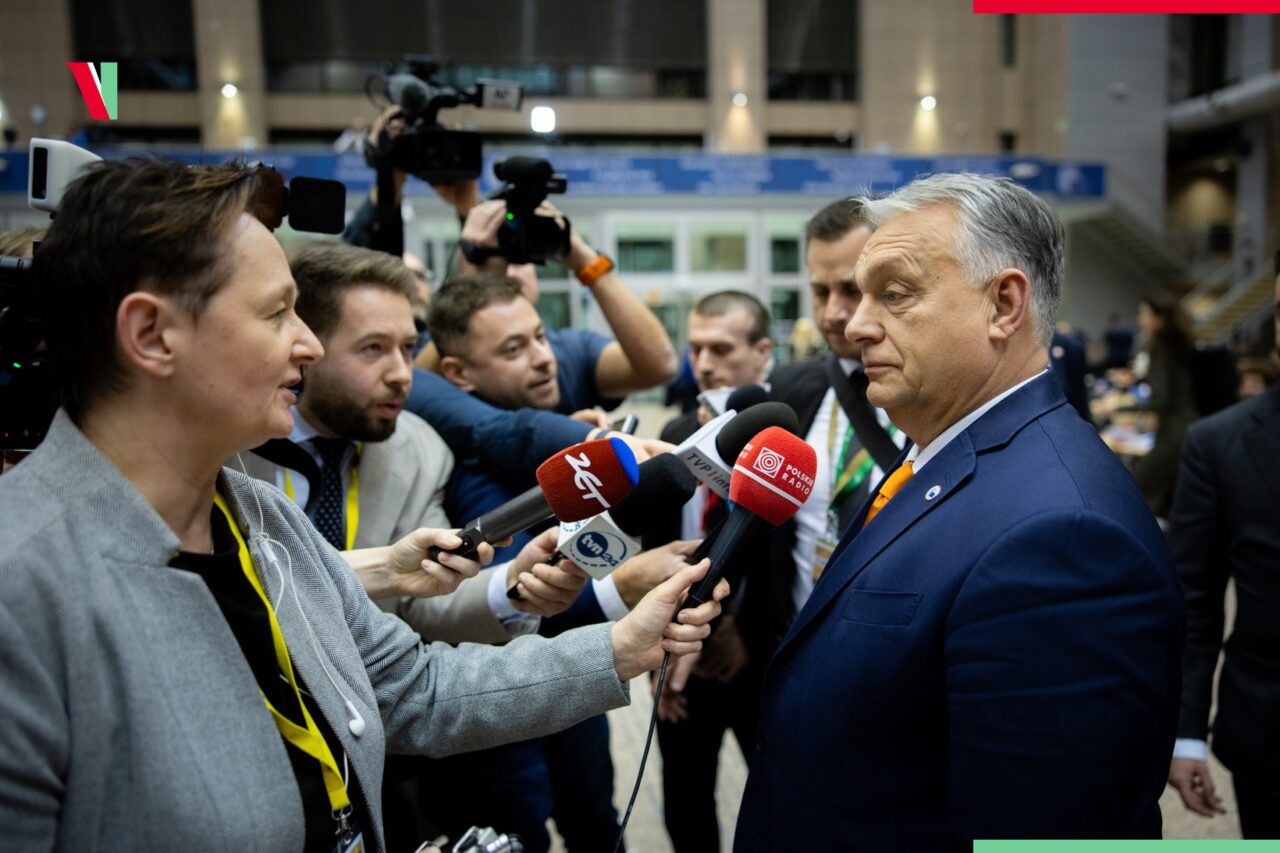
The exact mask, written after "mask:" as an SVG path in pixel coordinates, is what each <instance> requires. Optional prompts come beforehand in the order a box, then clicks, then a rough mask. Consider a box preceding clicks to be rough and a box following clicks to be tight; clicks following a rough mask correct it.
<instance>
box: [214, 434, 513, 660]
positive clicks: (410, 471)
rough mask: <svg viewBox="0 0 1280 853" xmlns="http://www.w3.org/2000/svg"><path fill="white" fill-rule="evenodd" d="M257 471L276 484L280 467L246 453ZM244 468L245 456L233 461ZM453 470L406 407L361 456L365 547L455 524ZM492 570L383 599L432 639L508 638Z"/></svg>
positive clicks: (361, 542)
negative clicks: (493, 605) (443, 590)
mask: <svg viewBox="0 0 1280 853" xmlns="http://www.w3.org/2000/svg"><path fill="white" fill-rule="evenodd" d="M240 458H241V459H242V460H243V462H244V470H245V472H246V473H247V474H249V475H250V476H251V477H257V478H258V479H259V480H264V481H266V482H268V483H272V484H275V483H276V481H277V480H276V475H277V471H278V468H279V466H277V465H275V464H273V463H271V462H268V461H267V460H266V459H263V458H262V457H261V456H258V455H256V454H253V453H242V454H241V455H240ZM229 464H230V465H231V466H232V467H238V464H239V463H237V462H235V461H232V462H231V463H229ZM452 471H453V454H452V453H451V452H450V451H449V447H448V445H446V444H445V443H444V441H443V439H441V438H440V436H439V435H438V434H437V433H436V431H435V430H434V429H432V428H431V427H430V426H429V425H428V424H427V422H426V421H424V420H422V418H420V417H418V416H417V415H415V414H413V413H412V412H401V413H400V416H399V418H398V420H397V421H396V431H395V432H394V433H392V434H391V437H390V438H388V439H387V440H386V441H376V442H369V443H367V444H365V445H364V450H363V452H362V453H361V456H360V526H359V527H358V528H357V529H356V541H355V546H356V547H357V548H376V547H379V546H382V545H389V544H391V543H392V542H395V541H396V540H397V539H399V538H400V537H402V536H404V535H406V534H408V533H410V532H411V531H413V530H416V529H417V528H419V527H440V528H446V529H447V528H452V527H453V526H454V525H452V524H451V523H450V522H449V519H448V517H447V516H446V515H445V514H444V490H445V486H446V485H448V483H449V474H450V473H451V472H452ZM492 574H493V569H485V570H483V571H481V572H480V574H479V575H478V576H476V577H474V578H468V579H467V580H465V581H463V582H462V583H461V584H459V585H458V588H457V590H455V591H454V592H453V593H452V594H450V595H443V596H436V597H435V598H408V597H405V598H384V599H380V600H378V601H377V602H376V603H377V605H378V606H379V607H381V608H382V609H383V610H386V611H388V612H389V613H395V614H396V615H397V616H399V617H400V618H401V619H403V620H404V621H405V622H408V623H409V625H410V626H411V627H412V628H413V629H414V630H415V631H417V632H418V633H419V634H421V635H422V638H423V639H424V640H427V641H429V642H430V641H441V642H445V643H453V644H457V643H505V642H507V641H508V640H509V639H511V636H510V635H509V634H508V633H507V632H506V630H505V629H504V628H503V627H502V623H501V622H499V621H498V618H497V617H496V616H494V615H493V611H492V610H490V609H489V599H488V591H489V578H490V576H491V575H492Z"/></svg>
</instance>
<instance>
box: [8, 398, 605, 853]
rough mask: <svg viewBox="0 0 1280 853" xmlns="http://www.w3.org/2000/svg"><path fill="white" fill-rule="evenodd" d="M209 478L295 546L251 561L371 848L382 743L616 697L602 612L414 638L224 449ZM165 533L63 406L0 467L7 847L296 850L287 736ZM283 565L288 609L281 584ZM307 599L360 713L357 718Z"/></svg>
mask: <svg viewBox="0 0 1280 853" xmlns="http://www.w3.org/2000/svg"><path fill="white" fill-rule="evenodd" d="M221 488H222V490H223V492H224V494H226V496H227V498H228V502H229V504H230V506H231V508H232V511H233V512H234V513H235V515H236V516H237V518H238V520H239V523H240V525H241V526H242V528H245V529H247V530H248V531H249V532H250V533H251V534H253V535H257V534H260V533H265V534H266V535H267V536H269V537H271V539H273V540H275V541H276V542H277V543H279V545H280V546H281V547H282V548H283V549H284V550H285V551H286V552H287V553H288V554H289V556H290V558H291V563H290V562H289V561H282V562H284V566H282V569H284V571H282V572H281V573H277V572H275V571H272V570H266V571H263V570H261V569H260V570H259V577H260V579H261V581H262V584H263V586H264V587H265V588H266V590H267V592H268V594H269V595H270V596H271V597H272V599H273V600H276V601H282V602H284V603H283V604H282V605H281V606H280V607H279V608H278V617H279V620H280V626H281V630H282V631H283V633H284V636H285V639H286V642H287V643H288V646H289V649H290V652H291V654H292V657H293V661H294V668H295V670H296V671H297V672H298V673H299V674H300V675H301V677H302V679H303V681H305V683H306V686H307V688H308V689H309V690H310V691H311V692H312V694H313V695H314V696H315V699H316V703H317V705H318V706H319V707H320V709H321V711H322V713H323V714H324V716H325V719H326V720H327V721H328V723H329V725H330V726H331V727H332V729H333V730H334V731H335V732H337V733H338V736H339V738H340V739H341V741H342V744H343V746H344V748H345V749H346V751H347V754H348V756H349V759H350V771H351V776H352V777H353V778H354V779H355V780H356V782H357V783H358V788H359V791H360V792H361V793H362V795H363V799H364V802H365V804H366V806H367V808H368V813H369V816H370V818H371V820H372V823H373V825H372V826H371V827H370V831H367V832H366V841H367V842H368V844H369V845H370V848H371V849H373V850H382V849H383V848H384V843H383V837H382V828H381V802H380V790H381V777H382V767H383V756H384V754H385V752H387V751H391V752H407V753H420V754H424V755H444V754H447V753H454V752H462V751H467V750H474V749H481V748H484V747H489V746H493V745H496V744H500V743H505V742H508V741H516V740H523V739H526V738H529V737H533V736H536V735H540V734H546V733H549V732H552V731H556V730H558V729H562V728H565V727H566V726H568V725H570V724H572V723H575V722H577V721H579V720H581V719H584V718H586V717H588V716H591V715H593V714H598V713H600V712H601V711H604V710H607V709H609V708H613V707H617V706H619V705H622V704H624V703H625V702H626V700H627V694H626V689H625V687H624V686H623V685H622V684H620V683H619V681H618V678H617V675H616V673H615V671H614V668H613V649H612V644H611V641H610V633H609V627H608V626H607V625H600V626H589V627H586V628H581V629H579V630H577V631H572V632H569V633H567V634H564V635H561V636H560V637H558V638H556V639H555V640H546V639H543V638H541V637H521V638H519V639H517V640H515V641H513V642H512V643H510V644H509V645H507V646H505V647H502V648H495V647H491V646H478V645H467V646H463V647H462V648H460V649H452V648H449V647H448V646H445V645H443V644H432V645H430V646H424V645H423V644H422V643H421V641H420V640H419V638H418V636H417V635H416V634H414V633H413V632H412V631H411V630H410V629H409V628H408V627H407V626H406V625H405V624H404V623H403V622H401V621H400V620H399V619H396V618H395V617H393V616H391V615H390V614H387V613H384V612H382V611H381V610H379V609H378V608H376V607H375V606H373V604H372V603H371V602H370V601H369V599H368V598H367V597H366V596H365V594H364V591H363V590H362V589H361V587H360V585H359V583H357V581H356V579H355V577H354V575H353V574H352V572H351V570H350V568H349V567H348V566H347V565H346V563H344V562H343V561H342V559H341V557H339V556H338V554H337V552H336V551H334V550H333V549H332V548H331V547H330V546H329V545H328V543H326V542H325V541H324V540H323V539H322V538H321V537H320V535H319V534H318V533H316V531H315V529H314V528H313V527H312V526H311V525H310V524H309V523H308V522H307V520H306V518H305V516H303V514H302V511H301V510H300V509H299V508H298V507H296V506H294V505H293V504H292V503H291V502H290V501H289V500H288V499H287V498H286V497H285V496H284V495H282V494H280V493H279V492H278V491H277V490H275V489H268V488H262V487H261V486H260V485H257V486H255V485H254V481H253V480H251V479H249V478H248V477H245V476H243V475H242V474H240V473H238V472H235V471H231V470H228V469H224V470H223V473H222V477H221ZM255 493H256V495H257V500H255V498H254V494H255ZM259 501H260V504H261V516H260V515H259V509H258V502H259ZM178 545H179V542H178V539H177V537H176V536H175V535H174V534H173V532H172V531H171V530H170V529H169V528H168V526H166V525H165V523H164V521H163V520H162V519H161V518H160V516H159V515H158V514H157V513H156V512H155V510H154V509H153V508H152V506H151V505H150V504H149V503H147V501H146V500H145V499H144V498H143V497H142V495H141V494H139V493H138V491H137V490H136V489H134V488H133V486H132V484H130V482H129V481H128V480H126V479H125V478H124V476H123V475H122V474H121V473H120V471H119V470H118V469H117V468H116V467H115V466H114V465H112V464H111V462H110V461H109V460H108V459H107V458H106V457H104V456H103V455H102V454H101V453H100V452H99V451H98V450H97V448H96V447H94V446H93V445H92V444H90V443H89V441H88V440H87V439H86V438H85V437H84V435H83V434H82V433H81V432H80V431H79V430H78V429H77V428H76V427H75V425H74V424H73V423H72V422H71V420H70V419H69V418H68V417H67V416H66V414H65V413H63V412H59V413H58V415H57V417H56V418H55V419H54V423H53V426H52V427H51V428H50V431H49V435H48V438H46V439H45V441H44V443H43V445H42V446H41V447H40V448H39V449H38V450H37V451H36V452H35V453H34V454H32V456H31V457H29V458H28V459H27V460H26V461H24V462H23V463H22V464H21V465H19V466H18V467H17V468H16V469H15V470H14V471H12V472H10V473H9V474H6V475H5V476H4V477H0V578H3V583H0V718H3V720H4V725H2V726H0V836H2V837H3V846H4V847H5V848H6V849H19V850H51V849H56V850H67V851H82V850H117V849H118V850H125V849H130V850H135V849H141V850H237V849H239V850H298V849H300V848H301V846H302V843H303V839H304V829H303V813H302V803H301V799H300V797H299V795H298V788H297V785H296V784H295V781H294V776H293V771H292V769H291V766H290V762H289V758H288V757H287V755H286V753H285V747H284V744H283V741H282V740H281V737H280V734H279V733H278V732H277V730H276V728H275V725H274V724H273V722H272V720H271V717H270V715H269V714H268V713H267V711H266V709H265V708H264V707H263V703H262V697H261V694H260V692H259V690H258V686H257V683H256V682H255V680H254V677H253V674H252V673H251V671H250V669H249V666H248V664H247V663H246V662H245V659H244V656H243V654H242V653H241V651H240V647H239V646H238V645H237V643H236V640H235V638H234V637H233V636H232V633H231V631H230V629H229V628H228V627H227V623H226V621H225V620H224V619H223V617H222V613H221V611H220V610H219V609H218V606H217V604H216V603H215V602H214V600H213V597H212V595H211V594H210V593H209V590H208V588H207V587H206V586H205V584H204V582H203V581H202V580H200V578H199V577H197V576H195V575H193V574H191V573H188V572H183V571H178V570H174V569H171V568H169V567H168V562H169V560H170V558H171V557H172V555H173V553H174V551H175V550H177V548H178ZM255 561H256V562H261V560H257V559H256V560H255ZM290 565H291V569H290V568H288V567H289V566H290ZM286 576H291V579H292V584H293V586H294V588H295V590H296V592H297V596H298V599H299V602H300V604H301V606H300V607H298V606H295V605H294V604H293V596H292V595H291V594H290V593H289V592H288V591H287V590H283V589H282V583H287V582H288V581H286V580H285V578H286ZM304 614H305V616H304ZM304 618H305V620H306V623H309V624H310V626H311V629H312V630H313V631H314V637H315V646H318V647H319V649H320V654H322V655H323V656H324V659H325V663H326V664H327V666H328V669H329V671H330V672H331V673H333V676H334V678H336V679H337V681H338V683H339V684H341V685H342V692H343V693H345V694H346V696H347V697H348V698H350V699H351V700H352V702H353V703H354V705H355V707H356V708H358V709H359V711H360V713H361V715H362V716H363V717H364V719H365V722H366V724H367V728H366V730H365V732H364V734H363V736H362V737H360V738H355V737H354V736H352V734H351V732H350V731H349V729H348V727H347V722H348V716H347V712H346V710H345V708H344V706H343V700H342V698H341V697H340V695H339V693H338V692H337V691H336V690H335V689H334V688H333V686H332V685H331V684H330V683H329V679H328V678H327V677H326V676H325V674H324V672H323V671H322V669H321V664H320V660H319V658H317V653H316V651H314V648H315V646H313V644H312V639H311V636H310V635H309V632H308V629H307V627H306V624H305V623H304Z"/></svg>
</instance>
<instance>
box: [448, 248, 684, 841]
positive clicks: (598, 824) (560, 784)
mask: <svg viewBox="0 0 1280 853" xmlns="http://www.w3.org/2000/svg"><path fill="white" fill-rule="evenodd" d="M618 286H619V287H622V285H621V284H620V283H619V284H618ZM629 295H630V294H629V293H628V296H629ZM631 298H632V299H634V297H631ZM636 301H637V303H638V300H636ZM636 307H638V309H639V310H640V311H643V312H644V313H645V314H647V315H648V317H649V319H651V320H653V323H654V325H657V319H656V318H655V317H653V315H652V314H651V313H649V312H648V311H647V309H645V308H644V306H643V305H637V306H636ZM427 325H428V329H429V331H430V333H431V340H432V343H433V344H434V346H435V347H436V349H437V350H438V353H439V356H440V360H439V370H440V373H441V374H442V375H443V376H444V377H445V378H446V379H447V380H448V381H449V382H450V383H451V384H453V385H454V386H456V387H457V388H459V389H462V390H463V391H466V392H468V393H469V394H472V395H474V396H475V397H477V398H480V399H481V400H484V401H485V402H487V403H489V404H491V405H494V406H497V407H500V408H505V409H520V408H527V409H538V410H544V411H545V410H555V411H559V412H561V413H564V414H569V413H573V412H576V411H579V410H583V409H589V408H591V407H594V406H601V407H608V408H613V407H614V406H615V405H617V403H618V402H619V398H620V397H621V396H623V395H625V394H626V393H627V392H628V391H631V390H638V388H640V387H644V384H645V383H647V382H650V381H652V380H653V379H658V377H656V376H653V377H647V376H644V375H643V372H642V371H641V372H638V371H636V370H635V369H634V367H633V365H632V362H631V359H630V358H629V357H628V355H627V353H626V352H625V351H624V350H623V348H622V347H621V345H620V344H619V343H618V342H616V341H611V340H609V339H608V338H605V337H604V336H602V335H598V334H595V333H592V332H586V331H580V330H563V331H559V332H548V331H547V330H546V329H544V327H543V324H542V320H541V318H540V317H539V316H538V312H537V310H536V309H535V308H534V307H533V303H532V302H530V301H529V299H528V298H527V297H526V295H525V293H524V292H523V290H522V288H521V284H520V282H518V281H516V280H515V279H512V278H509V277H507V276H505V275H499V274H491V273H479V274H473V275H464V276H461V277H457V278H454V279H452V280H450V281H449V282H447V283H446V284H445V285H444V287H442V288H441V289H440V291H439V292H438V293H436V294H435V295H434V298H433V299H432V304H431V312H430V315H429V317H428V323H427ZM657 334H659V335H661V336H662V340H663V341H665V340H666V338H665V334H663V333H662V331H661V327H660V326H657ZM667 347H668V348H669V347H670V343H669V342H667ZM671 356H672V363H673V364H674V351H673V350H672V351H671ZM658 381H665V377H663V378H661V379H658ZM538 461H540V460H538ZM503 474H507V475H508V476H505V477H504V476H502V475H503ZM512 475H514V476H512ZM522 476H524V477H527V471H525V472H520V471H510V472H498V471H493V470H492V469H487V470H484V471H481V470H477V468H476V467H475V466H469V465H467V464H466V463H465V462H460V464H459V465H458V466H457V469H456V471H455V476H454V481H453V483H452V484H451V487H450V495H451V497H450V501H449V503H447V504H446V508H447V509H448V510H449V512H451V513H452V514H453V517H456V518H471V517H474V516H475V515H478V514H480V513H482V512H485V511H487V510H489V509H492V508H493V507H494V506H496V505H497V504H498V503H500V502H501V500H504V499H505V498H506V497H507V496H509V495H510V494H512V493H513V492H514V490H515V489H517V488H521V487H523V486H525V485H527V482H526V483H521V482H520V480H521V478H522ZM459 501H461V502H465V503H466V504H467V505H466V506H459V505H456V504H457V502H459ZM451 504H453V505H451ZM519 540H520V537H517V541H516V543H515V544H516V545H517V546H518V545H519V544H520V541H519ZM596 586H597V585H595V584H593V585H592V587H593V589H594V588H595V587H596ZM587 594H592V593H587ZM601 599H602V600H601V604H603V596H601ZM601 609H603V608H601ZM444 765H445V766H444V767H442V769H447V772H448V773H449V775H450V777H451V778H454V779H456V780H465V784H460V785H458V786H457V787H458V789H459V790H464V791H466V792H467V797H468V798H470V799H471V800H472V801H479V802H482V803H483V804H484V806H485V808H487V809H488V812H487V813H488V815H489V817H488V818H486V819H487V820H488V822H489V823H492V824H493V825H494V826H495V827H496V826H501V827H502V829H503V830H504V831H515V832H517V833H519V834H520V835H521V837H522V838H523V839H524V840H525V842H526V845H527V847H528V849H531V850H545V849H546V848H547V846H548V844H549V837H548V836H547V834H546V831H545V829H544V828H543V825H544V824H545V822H546V819H547V817H548V815H550V814H552V813H554V816H555V818H556V823H557V827H558V828H559V830H560V832H561V834H562V835H564V836H565V838H566V841H567V843H568V845H569V847H570V849H584V850H595V849H608V847H609V846H610V845H611V844H612V840H613V837H614V836H615V835H616V833H617V823H616V821H617V815H616V812H615V811H614V809H613V805H612V792H613V770H612V764H611V762H610V761H609V754H608V729H607V725H606V723H605V722H604V718H603V717H598V718H596V719H595V720H589V721H587V722H586V723H583V724H581V725H580V726H577V727H575V728H574V729H570V730H569V731H568V732H566V733H563V734H562V735H561V736H557V738H555V739H547V740H546V741H534V742H526V743H524V744H515V745H512V746H511V747H505V748H503V749H501V750H490V751H487V752H485V753H482V754H478V755H476V756H461V757H457V758H453V759H449V760H447V761H446V762H444ZM553 792H554V796H553ZM465 807H466V803H465V802H458V803H448V804H446V803H443V802H438V803H433V804H432V811H436V809H437V808H439V810H440V811H439V814H440V815H441V816H447V815H451V814H456V813H457V812H458V811H459V810H461V809H464V808H465ZM569 807H571V808H572V811H568V808H569ZM495 813H496V814H495Z"/></svg>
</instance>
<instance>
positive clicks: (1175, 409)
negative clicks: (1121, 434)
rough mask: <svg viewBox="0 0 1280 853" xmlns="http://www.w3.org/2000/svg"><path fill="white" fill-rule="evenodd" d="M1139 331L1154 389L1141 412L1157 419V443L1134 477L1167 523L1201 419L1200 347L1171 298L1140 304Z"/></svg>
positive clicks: (1154, 298)
mask: <svg viewBox="0 0 1280 853" xmlns="http://www.w3.org/2000/svg"><path fill="white" fill-rule="evenodd" d="M1138 328H1139V329H1140V330H1141V332H1142V337H1143V341H1144V343H1143V350H1142V351H1143V353H1145V354H1146V356H1147V368H1146V375H1145V376H1144V377H1142V378H1143V380H1144V381H1145V382H1146V384H1147V387H1148V388H1149V389H1150V394H1149V396H1148V397H1147V399H1146V400H1145V401H1143V402H1142V403H1141V407H1142V409H1144V410H1145V411H1147V412H1148V413H1150V415H1151V417H1152V418H1153V419H1154V420H1155V424H1154V429H1155V444H1154V445H1152V447H1151V451H1150V452H1149V453H1147V454H1146V455H1145V456H1142V457H1140V458H1139V459H1138V460H1137V462H1136V463H1134V466H1133V476H1134V478H1135V479H1137V481H1138V488H1140V489H1141V490H1142V495H1143V497H1145V498H1146V499H1147V504H1148V505H1149V506H1150V507H1151V511H1152V512H1154V513H1155V514H1156V515H1157V516H1158V517H1160V518H1168V516H1169V506H1170V504H1171V502H1172V501H1173V484H1174V482H1175V480H1177V477H1178V454H1179V453H1181V452H1182V439H1183V436H1185V435H1186V434H1187V427H1188V426H1190V425H1191V422H1192V421H1194V420H1195V419H1196V418H1197V417H1199V413H1198V412H1197V410H1196V400H1195V387H1194V385H1193V382H1192V375H1191V366H1192V365H1191V362H1192V359H1193V358H1194V356H1195V350H1196V346H1195V340H1194V338H1192V336H1191V326H1190V324H1189V323H1188V322H1187V317H1186V315H1185V314H1184V313H1183V312H1182V308H1181V307H1180V306H1179V305H1178V300H1177V299H1175V298H1174V297H1173V296H1171V295H1170V294H1168V293H1157V294H1154V295H1152V296H1148V297H1145V298H1144V299H1143V300H1142V302H1140V303H1139V304H1138Z"/></svg>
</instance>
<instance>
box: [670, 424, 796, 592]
mask: <svg viewBox="0 0 1280 853" xmlns="http://www.w3.org/2000/svg"><path fill="white" fill-rule="evenodd" d="M766 405H772V404H768V403H766V404H761V405H759V406H756V407H754V408H753V409H752V411H755V410H756V409H760V408H764V406H766ZM794 416H795V415H794V413H792V417H794ZM817 473H818V456H817V454H816V453H815V452H814V450H813V448H812V447H810V446H809V445H808V443H806V442H805V441H804V440H803V439H801V438H799V437H798V436H796V435H795V434H793V433H792V432H791V431H789V430H785V429H782V428H781V427H776V426H771V427H769V428H767V429H764V430H761V431H760V432H759V433H758V434H756V435H754V436H752V437H751V439H750V440H749V441H747V442H746V444H745V445H744V446H743V448H742V452H741V453H739V454H738V460H737V462H736V463H735V464H734V466H733V475H732V479H731V480H730V483H729V500H730V501H732V502H733V509H732V510H730V511H729V515H728V517H727V518H726V519H725V521H724V524H723V525H722V526H721V527H720V529H719V531H718V533H717V534H716V535H715V536H714V539H708V541H709V542H710V543H711V544H710V548H709V549H708V550H707V551H706V556H708V557H710V558H711V568H710V569H709V570H708V571H707V574H706V577H704V578H703V579H702V582H701V583H699V584H698V586H697V587H696V588H695V589H693V590H691V591H690V592H689V597H688V598H687V599H685V602H684V604H683V605H681V608H680V609H682V610H683V609H685V608H689V607H697V606H698V605H699V604H702V603H703V602H705V601H710V600H711V593H712V590H714V589H715V587H716V583H718V582H719V580H720V577H721V576H722V575H723V574H724V570H725V568H726V566H727V565H728V564H729V562H730V561H731V560H732V559H733V558H734V556H735V555H736V553H737V551H738V550H739V549H740V548H741V547H742V545H743V544H744V543H745V542H746V541H747V540H749V539H750V538H751V537H752V536H754V535H755V534H756V533H758V532H760V531H762V530H765V529H767V528H769V527H775V526H777V525H779V524H782V523H783V522H784V521H786V520H787V519H789V518H791V516H793V515H795V514H796V511H797V510H799V509H800V507H802V506H804V502H805V501H807V500H808V499H809V494H810V493H811V492H812V491H813V478H814V477H815V476H816V475H817ZM694 556H695V557H698V559H701V557H700V556H699V555H698V554H695V555H694Z"/></svg>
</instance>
